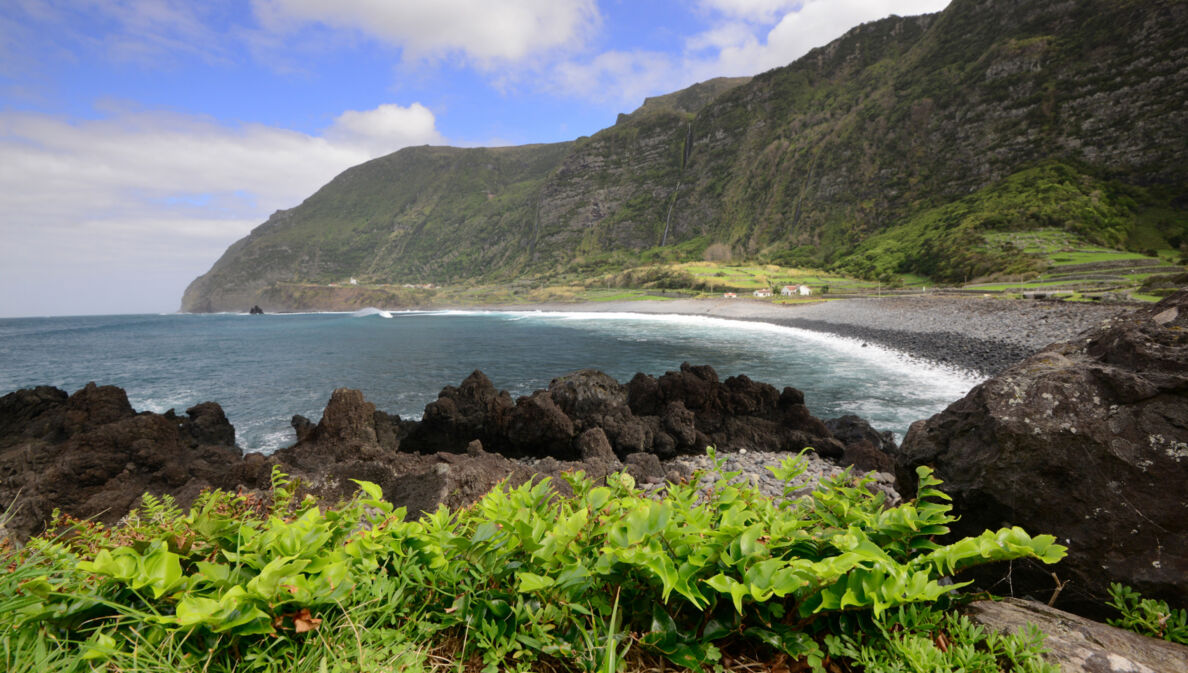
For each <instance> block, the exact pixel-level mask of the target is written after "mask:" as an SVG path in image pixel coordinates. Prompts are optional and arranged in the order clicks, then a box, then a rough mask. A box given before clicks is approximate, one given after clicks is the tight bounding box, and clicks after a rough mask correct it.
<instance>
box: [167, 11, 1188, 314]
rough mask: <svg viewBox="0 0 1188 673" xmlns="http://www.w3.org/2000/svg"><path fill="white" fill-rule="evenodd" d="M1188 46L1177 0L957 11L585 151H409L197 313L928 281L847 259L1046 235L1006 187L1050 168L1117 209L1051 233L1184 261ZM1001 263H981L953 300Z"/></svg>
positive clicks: (364, 169) (315, 211) (911, 20)
mask: <svg viewBox="0 0 1188 673" xmlns="http://www.w3.org/2000/svg"><path fill="white" fill-rule="evenodd" d="M1186 28H1188V3H1184V2H1178V1H1177V0H1153V1H1148V2H1137V1H1132V0H1123V1H1116V0H1080V1H1072V2H1042V3H1034V2H1023V1H1021V0H954V2H953V3H952V4H951V5H950V6H949V7H948V8H947V9H945V10H944V11H942V12H940V13H938V14H930V15H923V16H918V17H906V18H905V17H889V18H887V19H883V20H880V21H875V22H870V23H866V24H863V25H861V26H857V27H855V28H854V29H851V30H850V31H849V32H847V33H846V34H845V35H843V36H842V37H840V38H838V39H837V40H834V41H833V42H831V43H829V44H828V45H825V46H823V47H819V48H816V49H814V50H812V51H810V52H809V53H808V54H806V55H805V56H804V57H802V58H800V59H798V60H796V61H794V62H793V63H791V64H789V65H787V66H784V67H781V68H776V69H774V70H770V71H768V72H765V73H761V74H759V75H756V76H755V77H753V78H740V79H738V80H711V81H709V82H705V83H701V84H698V85H694V86H693V87H690V88H688V89H685V90H682V91H678V92H674V93H671V94H666V95H664V96H657V97H652V98H649V99H648V100H647V101H645V103H644V105H642V106H641V107H640V108H638V109H637V110H635V111H634V112H632V113H630V114H626V115H620V117H619V119H618V121H617V122H616V124H614V125H613V126H611V127H608V128H606V129H603V130H601V131H599V132H597V133H595V134H594V135H592V136H590V137H588V138H579V139H576V140H574V141H570V142H563V143H554V144H550V145H533V146H520V147H512V148H469V149H458V148H428V147H420V148H405V149H403V150H400V151H399V152H396V153H393V154H391V155H388V156H386V157H381V158H379V159H375V160H372V161H370V162H367V163H365V164H361V165H360V166H356V167H354V168H351V169H348V170H347V171H345V172H344V173H342V174H341V175H339V176H338V177H336V178H335V179H334V180H332V181H331V182H330V183H328V184H327V185H326V186H324V187H323V188H322V189H320V190H318V192H316V193H315V194H314V195H312V196H311V197H310V198H309V199H307V200H306V201H305V202H303V203H302V204H301V205H299V206H297V207H295V208H293V209H290V210H286V211H278V212H277V213H275V214H274V215H273V216H272V217H270V218H269V220H268V221H267V222H265V223H264V224H262V225H261V226H260V227H257V228H256V229H255V230H253V232H252V233H251V234H249V236H248V237H246V238H245V239H242V240H241V241H238V242H236V243H235V244H233V245H232V246H231V247H230V248H229V249H228V250H227V252H226V253H225V254H224V255H223V256H222V258H220V260H219V261H218V262H216V263H215V265H214V267H212V269H211V271H210V272H208V273H207V274H204V275H203V276H201V277H199V278H198V279H196V280H195V281H194V283H192V284H191V286H190V287H189V288H187V290H186V294H185V296H184V297H183V301H182V310H184V311H211V310H238V309H241V308H242V307H243V306H245V305H246V306H250V305H252V303H254V301H253V298H255V297H259V296H260V295H261V293H263V292H265V291H266V290H267V288H268V287H269V286H270V285H272V284H274V283H278V282H332V281H337V280H345V279H346V278H348V277H359V278H360V280H366V281H368V282H376V283H406V282H437V283H453V282H461V281H475V280H483V281H485V282H496V283H498V282H507V281H510V280H511V279H514V278H516V277H519V276H522V275H530V274H548V273H550V272H555V271H557V270H559V269H565V270H576V271H581V270H583V269H587V270H588V269H597V268H598V266H599V265H600V264H615V263H619V264H623V263H627V262H630V261H631V260H633V259H642V258H643V257H646V256H647V255H653V256H661V257H664V256H669V257H672V256H676V257H682V256H683V257H685V258H695V257H699V256H700V255H701V254H702V253H703V252H704V251H705V250H706V249H707V248H708V247H710V246H712V245H718V246H724V247H725V248H726V249H728V250H730V251H732V252H734V253H735V254H737V255H738V256H741V257H747V258H758V259H766V260H771V261H776V262H781V263H791V264H803V265H812V266H820V267H835V268H846V269H849V270H852V271H855V272H859V273H865V272H869V273H880V272H881V273H888V272H891V271H897V272H918V271H920V269H922V268H925V267H929V268H935V267H936V265H935V264H932V263H930V262H928V261H927V259H924V258H925V257H927V256H928V255H927V254H923V253H919V254H917V253H915V252H913V251H908V253H907V254H905V255H904V256H903V258H902V259H900V260H899V261H897V262H896V267H895V268H894V269H887V268H885V266H884V267H879V265H878V264H871V265H866V266H863V265H862V264H855V263H854V260H853V259H852V257H853V255H855V254H864V253H870V252H871V249H872V248H871V247H870V246H868V247H867V249H865V251H863V250H861V246H862V245H863V243H864V242H866V241H868V240H870V239H872V237H875V236H878V235H879V234H882V233H884V232H887V231H889V230H891V229H893V228H894V227H896V226H900V225H903V224H904V223H906V222H909V221H912V218H913V217H916V218H917V219H919V216H920V214H921V213H925V212H929V211H935V212H937V213H940V214H939V215H937V216H935V217H932V219H929V220H928V221H927V223H926V224H927V225H928V226H932V227H934V228H937V229H939V230H942V231H944V232H954V231H958V230H961V232H960V233H961V235H960V236H958V235H956V234H954V235H952V236H940V237H932V238H931V239H929V240H930V241H932V243H930V245H932V246H933V248H932V250H931V253H929V254H931V255H932V256H933V257H935V256H937V255H939V256H942V257H944V256H952V255H953V253H954V252H955V249H954V247H953V246H964V247H968V245H969V241H971V240H973V239H970V238H969V237H968V236H966V233H968V232H972V235H974V236H977V235H978V232H979V231H981V230H982V229H985V228H987V227H990V228H993V227H1000V228H1007V227H1012V226H1017V227H1026V226H1034V222H1033V220H1035V217H1041V216H1042V217H1049V215H1048V214H1047V213H1048V211H1046V210H1044V209H1043V208H1038V207H1037V208H1038V210H1037V209H1036V208H1031V210H1035V211H1036V212H1038V213H1039V215H1036V216H1034V217H1033V216H1031V215H1029V214H1028V213H1030V212H1031V210H1029V209H1028V206H1027V201H1028V199H1030V198H1031V195H1028V194H1022V195H1020V194H1018V193H1017V192H1018V190H1014V191H1012V190H1009V189H998V190H997V191H995V190H994V189H991V188H993V187H994V186H995V185H999V184H1008V181H1010V180H1011V179H1012V176H1016V177H1015V181H1016V182H1019V178H1018V177H1017V176H1018V175H1028V174H1026V171H1029V170H1033V169H1035V168H1036V167H1037V166H1041V165H1044V163H1045V162H1048V163H1049V164H1050V163H1052V162H1055V163H1056V164H1058V165H1059V166H1060V167H1061V169H1060V170H1055V171H1049V172H1042V171H1041V175H1042V176H1043V177H1044V180H1048V181H1050V182H1051V183H1052V184H1049V183H1048V182H1044V183H1042V184H1037V185H1036V190H1040V189H1049V188H1051V187H1052V186H1053V185H1056V186H1059V185H1061V184H1065V183H1069V182H1071V183H1084V184H1087V185H1090V186H1091V187H1092V188H1091V189H1088V188H1087V194H1089V197H1090V198H1091V200H1092V198H1095V197H1093V194H1095V193H1096V192H1102V194H1103V196H1102V199H1104V200H1105V201H1107V202H1109V203H1114V204H1117V203H1121V204H1123V206H1118V207H1115V208H1114V209H1113V210H1110V211H1109V213H1107V214H1105V215H1102V214H1100V213H1096V212H1091V211H1092V208H1090V211H1087V212H1086V213H1083V214H1082V213H1080V212H1077V213H1073V214H1072V215H1068V214H1067V213H1064V212H1063V211H1061V213H1060V215H1059V216H1060V217H1065V218H1066V220H1067V221H1065V222H1061V221H1053V222H1046V224H1047V225H1050V226H1059V227H1066V226H1067V227H1068V228H1072V227H1073V226H1074V225H1076V226H1077V227H1079V228H1080V230H1081V231H1082V233H1085V234H1086V235H1087V236H1088V237H1089V238H1090V239H1094V240H1100V241H1101V242H1108V243H1110V244H1113V245H1119V246H1127V245H1129V246H1131V247H1133V246H1134V245H1136V241H1138V240H1139V239H1140V238H1141V239H1142V240H1144V241H1152V240H1154V241H1156V243H1157V244H1158V245H1165V246H1166V247H1175V246H1176V245H1179V244H1181V243H1184V242H1188V236H1186V235H1185V232H1186V231H1188V215H1186V214H1185V211H1186V209H1188V164H1186V163H1185V162H1183V161H1182V157H1183V155H1184V153H1185V148H1186V147H1188V140H1186V134H1185V129H1188V112H1186V111H1185V110H1186V105H1185V102H1186V101H1188V65H1186V64H1188V44H1186V43H1184V41H1183V40H1182V39H1180V38H1179V37H1178V35H1182V34H1183V33H1184V32H1185V29H1186ZM987 189H990V190H991V193H993V194H995V195H997V197H999V198H1010V199H1015V200H1016V201H1018V203H1015V202H1012V203H1011V204H1009V205H1010V207H1008V208H999V209H998V210H996V211H995V212H999V213H1007V215H1005V216H997V219H996V218H982V220H981V221H980V223H979V224H977V225H976V226H974V225H970V224H968V223H967V222H966V220H967V219H968V217H967V216H968V215H969V213H968V212H967V210H962V209H951V210H952V213H954V214H953V215H951V216H950V215H949V214H948V213H949V212H950V211H949V210H945V209H943V208H942V207H943V206H946V205H947V204H951V203H954V202H957V201H958V200H960V199H963V198H965V197H967V196H969V195H970V194H973V193H975V192H979V190H987ZM977 203H981V202H980V201H978V202H977ZM937 209H940V210H937ZM1120 213H1121V214H1120ZM1126 213H1129V214H1130V218H1129V219H1130V220H1131V221H1132V222H1131V223H1130V224H1125V223H1123V225H1119V224H1118V222H1117V221H1118V219H1119V218H1122V219H1123V220H1125V219H1126V217H1124V215H1126ZM1146 213H1160V215H1159V217H1148V216H1147V215H1146ZM975 214H976V213H975ZM1052 217H1055V216H1052ZM946 218H948V219H946ZM963 218H964V219H963ZM1160 218H1162V219H1160ZM1049 219H1051V217H1049ZM1074 220H1075V221H1074ZM921 226H923V225H921ZM1140 226H1141V227H1144V229H1143V231H1142V232H1141V236H1140V235H1139V233H1137V228H1138V227H1140ZM962 227H965V229H967V230H968V232H966V231H965V230H962ZM1127 227H1129V229H1127ZM1111 232H1112V233H1111ZM1131 239H1133V240H1131ZM938 241H939V242H938ZM1008 252H1009V251H1008ZM1000 258H1001V256H995V255H993V254H986V255H983V254H981V253H978V254H975V255H972V256H971V257H970V259H969V260H968V263H967V264H966V267H965V268H952V269H945V270H942V271H943V272H942V273H941V274H940V275H938V279H939V280H952V279H953V278H958V279H959V278H960V277H961V276H962V275H966V276H968V275H969V274H970V273H971V272H973V271H976V270H980V269H982V268H983V267H985V268H991V269H993V268H999V267H1001V263H1000ZM847 264H849V266H847ZM944 274H947V276H946V275H944Z"/></svg>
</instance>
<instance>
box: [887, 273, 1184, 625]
mask: <svg viewBox="0 0 1188 673" xmlns="http://www.w3.org/2000/svg"><path fill="white" fill-rule="evenodd" d="M896 462H897V465H898V474H899V478H900V479H901V480H907V482H906V483H905V485H907V486H909V490H910V486H911V484H912V483H913V481H914V469H915V467H916V466H918V465H932V466H934V468H935V469H936V474H937V476H938V477H940V478H941V479H943V480H944V481H945V486H944V488H945V490H946V491H947V492H948V493H950V494H951V495H952V496H953V502H954V507H955V510H956V512H957V513H958V514H960V515H961V520H960V521H959V522H958V523H957V524H956V525H954V526H953V529H954V533H955V534H956V535H972V534H976V533H977V532H980V531H981V530H982V529H985V528H992V527H995V528H996V527H999V526H1002V525H1019V526H1022V527H1023V528H1025V529H1027V530H1028V531H1029V532H1031V533H1033V534H1037V533H1050V534H1053V535H1055V536H1056V537H1057V538H1058V539H1059V541H1060V542H1061V543H1062V544H1065V545H1067V546H1068V547H1069V553H1068V557H1067V558H1066V559H1065V560H1064V561H1063V562H1062V563H1061V564H1060V565H1058V566H1056V568H1055V569H1054V570H1055V572H1056V576H1057V577H1059V579H1060V581H1061V582H1066V583H1067V584H1066V586H1065V587H1064V589H1063V590H1062V591H1061V593H1060V602H1059V603H1057V606H1058V607H1064V608H1066V609H1069V610H1071V611H1073V612H1078V613H1080V614H1086V615H1089V616H1100V615H1101V613H1102V611H1103V610H1104V608H1103V603H1104V600H1105V599H1106V597H1107V589H1108V587H1109V585H1110V583H1111V582H1121V583H1123V584H1128V585H1130V586H1133V587H1135V588H1136V589H1138V590H1139V591H1140V592H1141V593H1143V594H1145V595H1147V596H1149V597H1153V598H1162V599H1164V600H1167V601H1169V602H1170V603H1171V604H1173V605H1179V606H1184V605H1188V499H1185V498H1184V497H1183V493H1184V489H1185V485H1186V484H1188V291H1180V292H1177V293H1176V294H1174V295H1171V296H1169V297H1167V298H1166V299H1164V300H1163V301H1161V302H1159V304H1157V305H1153V306H1149V307H1145V308H1142V309H1139V310H1137V311H1135V312H1133V313H1131V314H1128V315H1123V316H1121V317H1116V318H1113V319H1111V320H1109V321H1107V322H1106V323H1103V324H1102V325H1101V326H1099V327H1097V328H1095V329H1091V330H1089V331H1087V332H1085V333H1083V334H1082V335H1081V336H1079V337H1078V338H1077V339H1076V340H1074V341H1071V342H1067V343H1058V344H1054V345H1051V346H1049V347H1047V348H1046V349H1044V350H1043V351H1041V352H1039V353H1037V354H1036V355H1034V356H1033V357H1031V358H1029V359H1027V360H1025V361H1023V362H1021V363H1019V364H1017V365H1015V366H1014V367H1011V368H1010V369H1008V370H1007V371H1005V372H1003V373H1002V374H1001V375H999V376H997V377H994V378H992V379H990V380H988V381H985V382H984V383H982V384H980V385H978V386H977V387H975V388H974V389H973V390H972V391H970V393H969V394H968V395H966V396H965V397H964V398H963V399H961V400H959V401H957V402H955V403H953V404H952V405H950V406H949V407H948V408H947V409H946V410H944V411H943V412H941V413H939V414H937V415H935V416H933V417H932V418H930V419H928V420H927V421H918V422H917V423H915V424H913V425H912V426H911V429H910V430H909V431H908V434H907V437H906V438H905V439H904V442H903V446H902V447H901V448H900V450H899V453H898V454H897V456H896ZM1051 570H1052V569H1049V568H1038V567H1033V566H1031V565H1029V564H1016V565H1015V567H1014V568H1013V569H1012V570H1011V571H1010V572H1009V575H1008V576H1007V577H1006V578H1005V579H1004V581H1002V582H1000V583H999V584H997V585H995V586H993V587H992V589H994V590H995V591H999V592H1004V593H1005V592H1008V591H1012V590H1013V591H1014V592H1015V593H1018V594H1027V593H1030V594H1033V595H1036V596H1041V597H1045V598H1046V597H1047V596H1048V595H1049V594H1051V593H1052V591H1053V590H1054V589H1055V585H1056V583H1055V580H1054V579H1053V577H1052V575H1051ZM988 579H992V578H986V577H983V580H984V581H986V580H988Z"/></svg>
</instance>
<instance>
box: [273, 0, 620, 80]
mask: <svg viewBox="0 0 1188 673" xmlns="http://www.w3.org/2000/svg"><path fill="white" fill-rule="evenodd" d="M253 6H254V8H255V12H256V16H257V18H258V19H259V21H260V23H261V24H263V25H264V26H266V27H267V28H270V29H272V30H275V31H281V32H284V31H291V30H295V29H297V28H299V27H301V26H302V25H305V24H308V23H320V24H323V25H326V26H330V27H332V28H340V29H342V28H345V29H350V30H356V31H359V32H361V33H363V34H365V35H368V36H370V37H372V38H375V39H378V40H381V41H383V42H385V43H388V44H391V45H393V46H397V47H400V48H401V49H403V50H404V54H405V56H406V57H412V58H424V57H443V56H448V55H454V54H461V55H463V56H465V57H466V58H467V59H469V60H471V61H473V62H475V63H478V64H480V65H483V66H485V67H491V66H493V65H495V64H497V63H500V62H518V61H522V60H524V59H526V58H528V57H530V56H532V55H535V54H538V53H541V52H545V51H548V50H552V49H556V48H559V47H570V46H572V45H573V44H574V43H580V42H582V41H583V40H584V39H585V37H586V36H587V34H588V33H589V32H590V30H591V29H592V28H593V27H594V26H596V25H597V23H598V8H597V3H596V1H595V0H502V1H501V2H491V1H490V0H434V1H433V2H391V1H388V0H338V2H334V3H326V2H323V1H322V0H255V1H254V3H253Z"/></svg>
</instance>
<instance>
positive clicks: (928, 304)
mask: <svg viewBox="0 0 1188 673" xmlns="http://www.w3.org/2000/svg"><path fill="white" fill-rule="evenodd" d="M1133 308H1134V307H1133V306H1127V305H1118V304H1113V305H1101V304H1064V303H1058V302H1044V301H1027V300H1014V301H1012V300H1003V299H982V298H967V297H892V298H885V299H847V300H841V301H832V302H827V303H820V304H811V305H806V306H802V307H799V308H798V309H797V310H796V312H795V316H794V317H787V318H770V317H765V318H762V319H763V320H765V321H769V322H774V323H776V324H781V325H787V326H790V327H799V328H801V329H810V330H813V331H818V332H829V333H832V334H839V335H841V336H846V337H851V338H855V339H861V340H864V341H871V342H874V343H877V344H880V345H882V346H887V347H890V348H894V349H896V350H900V351H904V352H906V353H909V354H911V355H914V356H916V357H921V358H925V359H928V360H932V361H934V362H940V363H942V364H945V365H948V366H953V367H960V368H963V369H969V370H972V371H976V372H979V373H981V374H983V375H986V376H993V375H995V374H998V373H999V372H1001V371H1002V370H1004V369H1006V368H1007V367H1010V366H1011V365H1013V364H1015V363H1017V362H1019V361H1020V360H1023V359H1025V358H1027V357H1029V356H1030V355H1032V354H1034V353H1036V352H1038V351H1040V350H1042V349H1043V348H1044V347H1045V346H1048V345H1049V344H1052V343H1055V342H1059V341H1068V340H1070V339H1072V338H1074V337H1075V336H1077V335H1078V334H1080V333H1081V332H1083V331H1085V330H1087V329H1089V328H1092V327H1095V326H1096V325H1098V324H1099V323H1101V322H1102V321H1104V320H1107V319H1109V318H1112V317H1115V316H1117V315H1119V314H1122V313H1127V312H1129V311H1131V310H1133Z"/></svg>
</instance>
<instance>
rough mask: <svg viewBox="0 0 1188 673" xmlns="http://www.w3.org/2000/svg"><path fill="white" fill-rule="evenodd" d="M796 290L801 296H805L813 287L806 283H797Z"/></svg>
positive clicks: (810, 292)
mask: <svg viewBox="0 0 1188 673" xmlns="http://www.w3.org/2000/svg"><path fill="white" fill-rule="evenodd" d="M796 292H797V293H798V294H800V296H802V297H807V296H809V295H810V294H812V293H813V288H811V287H809V286H808V285H799V286H797V288H796Z"/></svg>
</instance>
